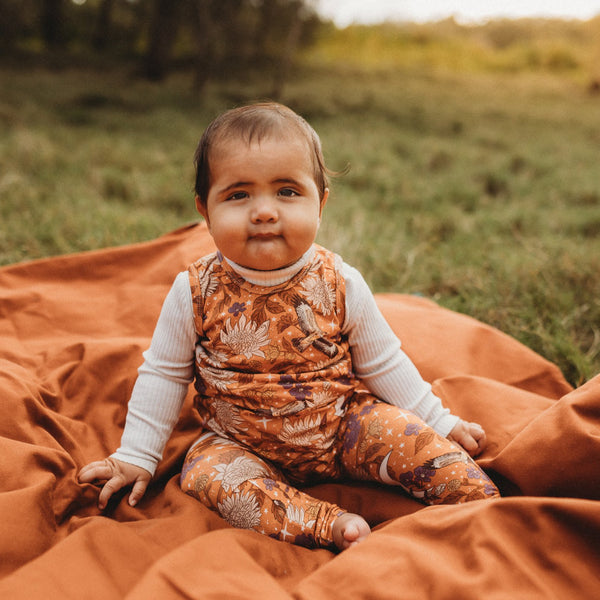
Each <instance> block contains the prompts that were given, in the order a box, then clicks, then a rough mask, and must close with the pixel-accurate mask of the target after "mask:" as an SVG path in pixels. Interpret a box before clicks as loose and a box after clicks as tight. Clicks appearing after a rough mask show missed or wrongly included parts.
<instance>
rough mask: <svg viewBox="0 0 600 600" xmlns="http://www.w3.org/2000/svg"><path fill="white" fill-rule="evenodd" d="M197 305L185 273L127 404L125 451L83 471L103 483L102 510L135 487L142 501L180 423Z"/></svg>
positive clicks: (134, 497) (86, 478)
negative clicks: (121, 492)
mask: <svg viewBox="0 0 600 600" xmlns="http://www.w3.org/2000/svg"><path fill="white" fill-rule="evenodd" d="M196 337H197V336H196V332H195V329H194V323H193V312H192V300H191V293H190V287H189V283H188V279H187V273H186V272H184V273H180V274H179V275H178V276H177V279H176V280H175V283H174V284H173V287H172V288H171V291H170V292H169V294H168V296H167V298H166V299H165V302H164V304H163V308H162V310H161V314H160V317H159V319H158V323H157V325H156V329H155V330H154V335H153V337H152V343H151V345H150V348H149V349H148V350H147V351H146V352H144V358H145V361H144V364H143V365H142V366H141V367H140V369H139V376H138V379H137V381H136V383H135V386H134V389H133V393H132V395H131V399H130V401H129V405H128V411H127V420H126V424H125V430H124V432H123V436H122V438H121V446H120V447H119V449H118V450H117V451H116V452H115V453H113V454H112V455H111V456H110V457H108V458H106V459H104V460H101V461H95V462H92V463H90V464H88V465H87V466H85V467H84V468H83V469H81V471H80V472H79V480H80V481H81V482H82V483H91V482H93V481H100V482H104V483H103V489H102V491H101V493H100V497H99V506H100V508H104V507H105V506H106V502H107V501H108V499H109V498H110V497H111V496H112V494H114V493H115V492H116V491H117V490H119V489H121V488H123V487H125V486H127V485H130V484H134V486H133V490H132V492H131V495H130V497H129V501H130V504H135V503H136V502H137V501H139V499H140V498H141V497H142V496H143V494H144V492H145V490H146V488H147V486H148V484H149V482H150V479H151V478H152V476H153V475H154V472H155V471H156V466H157V464H158V462H159V461H160V459H161V458H162V452H163V450H164V446H165V444H166V443H167V441H168V439H169V437H170V435H171V433H172V431H173V428H174V427H175V424H176V422H177V419H178V418H179V413H180V411H181V406H182V404H183V401H184V399H185V396H186V394H187V389H188V386H189V383H190V382H191V381H192V379H193V372H194V367H193V361H194V351H195V343H196Z"/></svg>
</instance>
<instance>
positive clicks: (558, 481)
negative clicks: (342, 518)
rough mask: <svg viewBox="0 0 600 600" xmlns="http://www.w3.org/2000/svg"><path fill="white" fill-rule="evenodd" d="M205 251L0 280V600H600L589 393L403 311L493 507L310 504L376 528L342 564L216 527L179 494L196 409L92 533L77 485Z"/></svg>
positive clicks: (390, 305) (153, 251)
mask: <svg viewBox="0 0 600 600" xmlns="http://www.w3.org/2000/svg"><path fill="white" fill-rule="evenodd" d="M211 250H212V242H211V240H210V237H209V236H208V234H207V231H206V229H205V227H204V226H203V225H192V226H189V227H186V228H183V229H180V230H178V231H176V232H173V233H172V234H169V235H167V236H164V237H162V238H159V239H157V240H155V241H152V242H149V243H144V244H137V245H132V246H126V247H122V248H116V249H108V250H101V251H95V252H90V253H84V254H77V255H72V256H65V257H58V258H51V259H48V260H41V261H35V262H31V263H24V264H19V265H15V266H10V267H6V268H3V269H0V382H1V383H0V406H1V411H2V413H1V419H0V465H1V469H0V510H1V519H0V597H1V598H7V599H9V598H10V599H11V600H14V599H17V600H18V599H20V598H23V599H25V598H26V599H28V600H31V599H32V598H34V599H35V598H40V599H42V598H43V599H44V600H52V599H55V598H56V599H65V598H73V599H77V600H80V599H81V598H85V599H86V600H92V599H95V598H98V599H102V600H107V599H113V598H114V599H117V598H128V599H138V598H139V599H144V600H148V599H150V598H152V599H153V598H158V599H166V600H169V599H180V598H248V599H250V598H253V599H254V598H263V599H279V598H281V599H292V598H294V599H303V600H304V599H306V600H321V599H322V600H325V599H327V600H331V599H337V598H340V599H344V600H348V599H350V598H370V599H383V598H404V597H407V598H414V599H423V600H425V599H427V600H435V599H445V598H461V600H465V599H470V598H473V599H481V598H565V599H566V598H569V599H571V598H597V597H600V502H598V500H600V377H597V378H596V379H593V380H592V381H590V382H588V383H587V384H586V385H584V386H583V387H581V388H579V389H577V390H572V389H571V388H570V387H569V385H568V384H567V383H566V382H565V380H564V379H563V377H562V375H561V374H560V372H559V371H558V369H557V368H556V367H555V366H554V365H552V364H550V363H549V362H547V361H545V360H544V359H542V358H541V357H539V356H538V355H536V354H535V353H533V352H531V351H530V350H528V349H527V348H525V347H523V346H522V345H520V344H519V343H517V342H516V341H514V340H513V339H511V338H509V337H507V336H506V335H504V334H502V333H500V332H499V331H497V330H495V329H492V328H490V327H488V326H486V325H483V324H482V323H480V322H478V321H475V320H474V319H471V318H469V317H466V316H463V315H459V314H456V313H453V312H450V311H448V310H445V309H442V308H440V307H438V306H437V305H435V304H434V303H432V302H430V301H428V300H425V299H422V298H416V297H411V296H404V295H391V294H388V295H379V296H378V297H377V299H378V302H379V304H380V307H381V309H382V311H383V313H384V315H385V316H386V318H387V319H388V320H389V322H390V324H391V325H392V327H393V328H394V330H395V331H396V332H397V334H398V335H399V337H400V338H401V339H402V342H403V347H404V349H405V350H406V352H407V353H408V354H409V355H410V356H411V357H412V358H413V360H414V362H415V363H416V364H417V366H418V367H419V369H420V370H421V372H422V374H423V376H424V377H425V378H426V379H428V380H429V381H431V382H432V383H433V385H434V389H435V390H436V391H437V392H438V393H439V394H440V395H442V397H443V398H444V399H445V401H446V403H447V405H448V406H449V407H450V408H451V409H453V410H454V411H456V412H457V413H459V414H460V415H461V416H463V417H464V418H467V419H471V420H475V421H479V422H480V423H482V425H483V426H484V427H485V429H486V430H487V432H488V438H489V447H488V449H487V450H486V452H485V454H484V455H483V456H482V457H481V459H480V460H479V462H480V464H481V465H482V466H483V467H484V468H485V469H486V470H487V472H488V473H489V474H490V475H491V476H492V478H493V479H494V480H495V481H496V482H497V483H498V485H499V486H500V488H501V491H502V493H503V496H504V497H503V498H502V499H501V500H499V501H496V502H474V503H472V504H470V505H464V506H441V507H427V508H425V507H423V506H421V505H419V504H417V503H416V502H414V501H412V500H409V499H407V498H405V497H403V496H402V494H401V493H400V492H399V491H398V490H394V489H388V488H382V487H378V486H374V485H363V484H357V483H352V484H347V485H346V484H328V485H320V486H317V487H314V488H312V493H313V494H314V495H318V496H320V497H323V498H327V499H331V500H333V501H335V502H337V503H338V504H340V505H342V506H344V507H346V508H348V509H349V510H351V511H355V512H360V513H362V514H363V515H364V516H365V517H366V518H367V519H368V520H369V521H370V522H371V524H372V525H373V526H374V527H375V530H374V532H373V534H372V535H371V536H370V537H369V538H368V540H367V541H366V542H364V543H363V544H361V545H360V546H358V547H356V548H353V549H351V550H349V551H347V552H344V553H342V554H339V555H334V554H332V553H330V552H328V551H326V550H307V549H305V548H300V547H295V546H292V545H289V544H286V543H282V542H277V541H275V540H272V539H269V538H266V537H264V536H261V535H259V534H256V533H253V532H249V531H241V530H235V529H232V528H230V527H228V526H227V525H226V524H225V523H224V522H223V521H222V520H221V519H220V518H219V517H218V516H217V515H215V514H213V513H211V512H209V511H208V510H207V509H205V508H204V507H203V506H202V505H200V504H199V503H198V502H196V501H195V500H194V499H192V498H191V497H189V496H186V495H184V494H183V493H181V492H180V490H179V487H178V484H177V479H178V472H179V469H180V467H181V463H182V460H183V456H184V454H185V451H186V449H187V447H188V445H189V444H190V443H191V441H192V440H193V439H194V438H195V436H196V435H197V425H198V422H197V419H196V417H195V415H194V412H193V410H192V409H191V405H190V401H191V395H190V396H189V397H188V399H187V401H186V405H185V408H184V411H183V413H182V416H181V419H180V422H179V424H178V426H177V429H176V431H175V434H174V435H173V437H172V439H171V440H170V442H169V444H168V447H167V450H166V453H165V458H164V460H163V462H162V463H161V466H160V468H159V471H158V473H157V475H156V478H155V480H154V482H153V484H152V487H151V488H150V490H149V493H147V495H146V496H145V498H144V499H143V501H142V502H141V503H140V504H139V505H138V506H137V507H136V508H131V507H129V506H128V505H127V503H126V502H125V501H124V498H123V495H121V496H119V497H118V498H116V499H115V500H114V501H113V502H112V503H111V504H110V505H109V507H108V509H107V510H106V511H105V512H104V513H100V512H99V511H98V509H97V508H96V497H97V490H96V489H95V488H94V487H93V486H91V485H80V484H79V483H77V480H76V473H77V471H78V469H79V468H80V467H81V466H82V465H83V464H85V463H87V462H89V461H91V460H94V459H98V458H103V457H104V456H105V455H106V454H107V453H108V452H110V451H112V450H113V449H114V448H115V447H116V446H117V444H118V442H119V439H120V435H121V431H122V427H123V423H124V418H125V414H126V404H127V399H128V396H129V393H130V390H131V388H132V385H133V382H134V380H135V377H136V369H137V367H138V366H139V364H140V362H141V352H142V351H143V350H144V349H145V348H146V347H147V345H148V343H149V341H150V337H151V335H152V331H153V328H154V324H155V321H156V318H157V316H158V313H159V311H160V307H161V304H162V301H163V298H164V296H165V295H166V293H167V291H168V289H169V287H170V285H171V283H172V281H173V278H174V276H175V274H176V273H177V272H178V271H180V270H182V269H184V268H185V267H186V266H187V264H188V263H190V262H191V261H192V260H194V259H195V258H197V257H199V256H200V255H202V254H204V253H206V252H208V251H211Z"/></svg>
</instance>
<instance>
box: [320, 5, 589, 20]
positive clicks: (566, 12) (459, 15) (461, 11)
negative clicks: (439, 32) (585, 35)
mask: <svg viewBox="0 0 600 600" xmlns="http://www.w3.org/2000/svg"><path fill="white" fill-rule="evenodd" d="M316 4H317V6H318V10H319V13H320V14H321V15H323V16H324V17H326V18H330V19H332V20H333V21H334V22H335V23H336V24H337V25H338V26H339V27H345V26H346V25H350V24H351V23H353V22H356V23H365V24H368V23H377V22H381V21H385V20H395V21H415V22H426V21H439V20H440V19H444V18H447V17H450V16H454V17H455V18H456V20H457V21H459V22H461V23H469V22H481V21H485V20H486V19H490V18H502V17H508V18H519V17H561V18H574V19H584V20H585V19H590V18H592V17H594V16H596V15H600V0H317V1H316Z"/></svg>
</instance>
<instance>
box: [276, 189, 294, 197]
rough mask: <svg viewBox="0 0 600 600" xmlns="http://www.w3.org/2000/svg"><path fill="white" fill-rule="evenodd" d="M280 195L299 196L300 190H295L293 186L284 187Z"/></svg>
mask: <svg viewBox="0 0 600 600" xmlns="http://www.w3.org/2000/svg"><path fill="white" fill-rule="evenodd" d="M279 195H280V196H286V197H288V198H290V197H292V196H297V195H298V192H296V190H293V189H292V188H282V189H280V190H279Z"/></svg>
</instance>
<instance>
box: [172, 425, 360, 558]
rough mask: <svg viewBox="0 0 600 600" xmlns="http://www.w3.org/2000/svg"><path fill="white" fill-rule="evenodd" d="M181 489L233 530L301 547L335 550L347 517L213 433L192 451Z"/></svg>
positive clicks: (186, 464) (199, 442)
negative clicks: (340, 524) (338, 525)
mask: <svg viewBox="0 0 600 600" xmlns="http://www.w3.org/2000/svg"><path fill="white" fill-rule="evenodd" d="M181 488H182V490H183V491H184V492H185V493H186V494H189V495H191V496H194V497H195V498H197V499H198V500H200V501H201V502H202V503H203V504H205V505H206V506H208V507H209V508H211V509H212V510H216V511H217V512H218V513H219V514H220V515H221V516H222V517H223V518H224V519H225V520H226V521H227V522H228V523H229V524H230V525H233V526H234V527H240V528H242V529H253V530H254V531H258V532H259V533H263V534H265V535H268V536H270V537H273V538H275V539H278V540H283V541H288V542H292V543H295V544H299V545H301V546H308V547H320V548H330V549H333V548H334V547H335V546H336V542H335V541H334V535H337V529H336V532H335V533H334V524H335V522H336V520H337V519H338V517H340V516H341V515H345V514H346V513H345V512H344V511H343V510H341V509H340V508H339V507H338V506H336V505H335V504H330V503H328V502H323V501H320V500H317V499H315V498H312V497H311V496H309V495H308V494H305V493H303V492H301V491H299V490H297V489H295V488H293V487H292V486H290V485H288V484H287V483H286V482H285V479H284V477H283V476H282V474H281V473H280V472H279V471H278V470H277V469H276V468H274V467H273V466H272V465H271V464H270V463H268V462H266V461H264V460H262V459H261V458H260V457H258V456H256V455H255V454H253V453H251V452H249V451H248V450H246V449H245V448H242V447H241V446H239V445H238V444H236V443H235V442H233V441H231V440H227V439H224V438H221V437H219V436H218V435H216V434H214V433H206V434H204V435H202V437H201V438H200V439H199V440H198V442H197V443H196V444H194V445H193V446H192V448H190V450H189V452H188V454H187V456H186V459H185V462H184V465H183V470H182V473H181ZM338 529H339V528H338ZM352 535H354V534H352ZM339 539H340V538H338V541H339Z"/></svg>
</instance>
